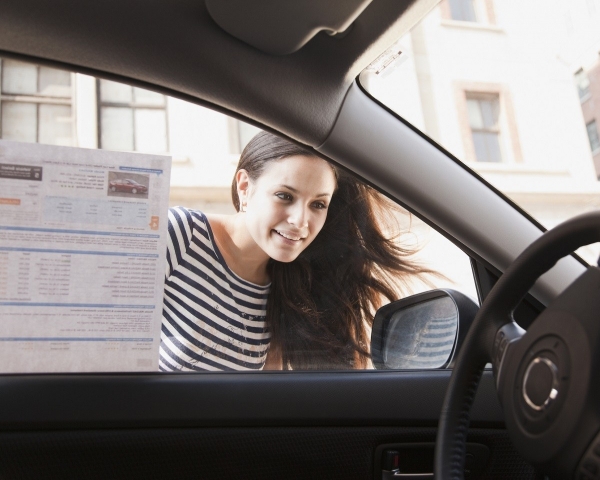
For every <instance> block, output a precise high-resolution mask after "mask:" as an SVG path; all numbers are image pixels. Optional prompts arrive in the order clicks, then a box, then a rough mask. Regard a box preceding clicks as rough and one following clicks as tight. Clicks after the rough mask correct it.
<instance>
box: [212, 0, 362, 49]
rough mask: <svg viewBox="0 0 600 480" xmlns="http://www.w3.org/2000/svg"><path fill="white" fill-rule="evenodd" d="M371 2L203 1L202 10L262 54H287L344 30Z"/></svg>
mask: <svg viewBox="0 0 600 480" xmlns="http://www.w3.org/2000/svg"><path fill="white" fill-rule="evenodd" d="M371 1H372V0H338V1H323V0H295V1H281V0H253V1H248V0H206V8H207V9H208V12H209V13H210V16H211V17H212V19H213V20H214V21H215V22H216V23H217V25H219V26H220V27H221V28H222V29H223V30H225V31H226V32H227V33H229V34H230V35H232V36H234V37H235V38H237V39H238V40H242V41H243V42H246V43H248V44H249V45H252V46H253V47H255V48H258V49H259V50H261V51H263V52H265V53H270V54H273V55H287V54H289V53H293V52H295V51H297V50H299V49H300V48H302V47H303V46H304V45H305V44H306V43H307V42H308V41H309V40H310V39H311V38H313V37H314V36H315V35H316V34H317V33H319V32H321V31H326V32H327V33H329V34H330V35H336V34H338V33H341V32H344V31H346V30H347V29H348V28H349V27H350V25H351V24H352V22H354V20H356V18H358V16H359V15H360V14H361V13H362V12H363V10H364V9H365V8H367V6H368V5H369V4H370V3H371Z"/></svg>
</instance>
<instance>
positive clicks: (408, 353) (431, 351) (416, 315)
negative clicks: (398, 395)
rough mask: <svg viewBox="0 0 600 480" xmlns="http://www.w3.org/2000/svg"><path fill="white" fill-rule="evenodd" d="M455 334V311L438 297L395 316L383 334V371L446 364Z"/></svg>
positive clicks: (448, 301)
mask: <svg viewBox="0 0 600 480" xmlns="http://www.w3.org/2000/svg"><path fill="white" fill-rule="evenodd" d="M457 331H458V311H457V309H456V305H455V304H454V302H453V301H452V299H451V298H450V297H439V298H434V299H432V300H428V301H426V302H422V303H418V304H416V305H411V306H409V307H405V308H403V309H402V310H399V311H398V312H396V313H394V314H393V315H392V316H391V318H390V321H389V324H388V328H387V332H386V334H385V344H384V348H383V361H384V363H385V366H386V368H392V369H405V368H412V369H414V368H439V367H442V366H444V365H445V364H446V363H448V360H449V357H450V355H451V353H452V349H453V347H454V342H455V339H456V333H457Z"/></svg>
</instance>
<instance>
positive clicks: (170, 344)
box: [159, 207, 270, 371]
mask: <svg viewBox="0 0 600 480" xmlns="http://www.w3.org/2000/svg"><path fill="white" fill-rule="evenodd" d="M167 243H168V245H167V265H166V271H165V293H164V303H163V321H162V331H161V344H160V358H159V369H160V370H161V371H204V370H260V369H262V368H263V366H264V364H265V358H266V356H267V350H268V349H269V339H270V334H269V332H268V330H267V327H266V322H265V315H266V308H267V296H268V294H269V288H270V285H266V286H261V285H256V284H253V283H250V282H247V281H245V280H243V279H241V278H240V277H238V276H237V275H236V274H235V273H233V272H232V271H231V270H230V269H229V267H227V264H226V263H225V260H224V259H223V256H222V255H221V252H219V249H218V248H217V245H216V242H215V239H214V236H213V233H212V230H211V228H210V225H209V223H208V220H207V219H206V216H205V215H204V214H203V213H202V212H199V211H196V210H188V209H186V208H182V207H176V208H171V209H170V210H169V236H168V239H167Z"/></svg>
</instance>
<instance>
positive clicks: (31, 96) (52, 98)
mask: <svg viewBox="0 0 600 480" xmlns="http://www.w3.org/2000/svg"><path fill="white" fill-rule="evenodd" d="M6 60H9V61H13V62H16V60H11V59H6V58H0V138H4V136H3V133H2V132H3V127H4V126H3V124H2V123H3V121H2V118H3V116H2V110H3V106H5V104H6V103H7V102H12V103H18V104H33V105H35V108H36V115H35V119H36V122H35V130H36V132H35V143H40V106H42V105H58V106H64V107H69V109H70V118H71V122H70V123H71V145H70V146H77V131H76V118H75V115H76V109H75V101H74V97H75V89H74V86H75V74H74V72H68V73H69V75H70V81H71V84H70V93H69V95H68V96H61V95H43V94H41V93H39V90H40V69H41V68H50V67H46V66H44V65H39V64H36V63H31V62H21V61H18V62H19V63H24V64H27V65H30V66H33V67H35V69H36V84H37V88H36V90H37V91H36V93H19V92H6V91H4V74H5V65H4V62H5V61H6ZM52 70H59V69H55V68H52ZM3 104H4V105H3Z"/></svg>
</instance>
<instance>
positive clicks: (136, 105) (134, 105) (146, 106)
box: [96, 78, 170, 155]
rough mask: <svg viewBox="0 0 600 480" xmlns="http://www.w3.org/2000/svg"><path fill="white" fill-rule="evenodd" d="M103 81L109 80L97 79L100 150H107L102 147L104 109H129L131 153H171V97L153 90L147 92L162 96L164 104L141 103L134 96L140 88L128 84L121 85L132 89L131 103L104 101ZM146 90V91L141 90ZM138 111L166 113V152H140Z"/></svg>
mask: <svg viewBox="0 0 600 480" xmlns="http://www.w3.org/2000/svg"><path fill="white" fill-rule="evenodd" d="M103 81H108V80H104V79H101V78H96V105H97V109H96V111H97V135H98V137H97V138H98V140H97V141H98V148H100V149H105V148H106V147H104V146H103V145H102V109H103V107H109V108H111V107H112V108H128V109H131V110H132V135H133V137H132V145H133V149H132V150H131V151H133V152H139V153H154V154H160V155H166V154H168V153H169V151H170V138H169V110H168V103H169V102H168V99H169V97H168V96H167V95H163V94H159V93H156V92H152V90H146V91H148V92H152V93H156V94H157V95H161V96H162V97H163V99H164V102H163V103H162V104H161V105H158V104H153V103H149V102H146V103H144V102H139V101H137V100H136V97H135V95H134V94H133V92H134V88H139V87H134V86H133V85H129V84H126V83H121V85H125V86H127V87H129V88H131V90H132V97H131V98H132V100H131V101H130V102H126V101H123V102H116V101H107V100H103V99H102V82H103ZM110 81H111V82H112V83H119V82H114V81H112V80H110ZM141 90H144V89H141ZM136 110H162V111H164V115H165V150H164V151H147V150H140V149H138V145H137V136H136V123H135V111H136ZM108 149H112V148H111V147H108Z"/></svg>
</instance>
